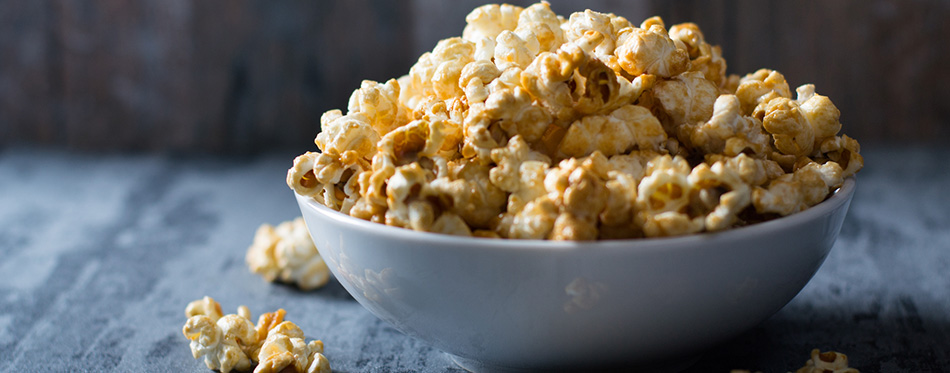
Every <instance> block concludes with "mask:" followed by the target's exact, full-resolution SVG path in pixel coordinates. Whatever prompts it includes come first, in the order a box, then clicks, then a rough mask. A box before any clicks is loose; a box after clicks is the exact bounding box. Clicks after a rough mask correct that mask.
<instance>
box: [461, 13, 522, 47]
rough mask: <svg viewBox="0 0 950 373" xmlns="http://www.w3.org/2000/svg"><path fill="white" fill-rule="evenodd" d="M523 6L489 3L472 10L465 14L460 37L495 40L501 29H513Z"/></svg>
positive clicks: (516, 24)
mask: <svg viewBox="0 0 950 373" xmlns="http://www.w3.org/2000/svg"><path fill="white" fill-rule="evenodd" d="M522 10H524V8H522V7H519V6H515V5H509V4H502V5H498V4H489V5H483V6H480V7H478V8H475V9H474V10H472V12H471V13H469V14H468V15H467V16H465V23H466V24H465V29H464V30H462V38H463V39H465V40H468V41H472V42H474V41H478V40H480V39H483V38H487V39H491V40H495V38H496V37H497V36H498V34H501V33H502V31H513V30H514V29H515V28H517V27H518V20H519V17H520V16H521V12H522Z"/></svg>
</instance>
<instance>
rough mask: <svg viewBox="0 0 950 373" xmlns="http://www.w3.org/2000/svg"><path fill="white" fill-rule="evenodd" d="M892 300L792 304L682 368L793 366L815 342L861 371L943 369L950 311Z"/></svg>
mask: <svg viewBox="0 0 950 373" xmlns="http://www.w3.org/2000/svg"><path fill="white" fill-rule="evenodd" d="M891 306H893V307H884V308H878V309H877V310H876V312H855V313H851V312H846V311H842V310H833V309H824V310H822V309H815V308H811V307H794V306H792V305H790V307H786V309H783V310H782V311H780V312H779V313H778V314H776V315H775V316H773V317H772V318H770V319H768V320H766V321H765V322H763V323H762V324H760V325H759V326H756V327H755V328H754V329H752V330H750V331H749V332H746V333H745V334H742V335H740V336H739V337H736V338H735V339H733V340H731V341H729V342H727V343H725V344H723V345H720V346H718V347H716V348H713V349H711V350H709V351H707V352H706V353H704V354H703V355H702V357H701V358H700V359H699V360H698V361H697V362H696V364H694V365H693V366H692V367H690V368H689V369H687V370H686V371H684V372H685V373H698V372H729V371H730V370H732V369H746V370H750V371H753V372H754V371H762V372H794V371H795V370H796V369H798V368H800V367H802V365H804V363H805V361H806V360H808V359H809V356H810V352H811V350H812V349H815V348H817V349H820V350H821V351H828V350H834V351H838V352H841V353H844V354H846V355H848V360H849V365H850V366H851V367H852V368H856V369H858V370H860V371H862V372H885V371H902V372H939V371H943V369H945V368H946V367H947V366H950V352H948V351H947V350H946V346H950V317H947V316H946V315H944V316H936V317H934V318H930V317H922V316H921V315H920V313H918V311H917V306H916V305H915V304H914V302H913V301H911V300H910V298H909V297H899V298H897V299H895V300H894V304H892V305H891ZM872 309H873V308H872ZM881 309H886V310H888V311H887V312H881Z"/></svg>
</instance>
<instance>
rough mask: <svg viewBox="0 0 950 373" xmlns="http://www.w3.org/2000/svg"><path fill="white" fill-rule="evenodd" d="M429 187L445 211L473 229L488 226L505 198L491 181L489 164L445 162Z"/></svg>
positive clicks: (464, 161)
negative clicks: (445, 167)
mask: <svg viewBox="0 0 950 373" xmlns="http://www.w3.org/2000/svg"><path fill="white" fill-rule="evenodd" d="M429 187H430V190H431V191H432V193H433V194H435V195H436V196H438V198H439V200H440V201H443V202H442V207H443V208H444V209H445V210H447V211H451V212H452V213H455V214H457V215H458V216H460V217H461V218H462V219H464V220H465V222H466V223H468V225H469V226H470V227H473V228H476V229H478V228H488V227H489V225H490V223H491V220H492V219H493V218H495V217H496V216H498V215H499V214H501V212H502V209H503V208H504V206H505V201H506V200H507V198H506V196H505V192H504V191H502V190H501V189H499V188H498V187H496V186H495V184H493V183H492V182H491V176H490V167H489V166H488V165H487V164H482V163H480V162H477V161H472V160H466V159H460V160H458V161H454V162H449V163H448V164H447V172H446V174H445V175H440V177H438V178H436V179H435V180H433V181H432V182H431V183H430V186H429Z"/></svg>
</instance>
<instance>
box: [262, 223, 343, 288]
mask: <svg viewBox="0 0 950 373" xmlns="http://www.w3.org/2000/svg"><path fill="white" fill-rule="evenodd" d="M245 260H246V261H247V265H248V267H250V269H251V272H254V273H256V274H258V275H260V276H261V277H263V278H264V279H265V280H267V281H269V282H273V281H275V280H278V279H279V280H280V281H282V282H286V283H291V284H296V285H297V286H298V287H300V289H302V290H312V289H317V288H320V287H322V286H323V285H326V283H327V282H328V281H329V279H330V269H329V267H327V264H326V262H324V261H323V258H322V257H320V253H319V252H318V251H317V247H316V246H314V244H313V240H312V239H311V238H310V233H309V232H308V231H307V226H306V224H305V223H304V221H303V218H299V217H298V218H296V219H294V220H292V221H286V222H283V223H280V224H278V225H277V228H276V229H275V228H274V227H273V226H271V225H270V224H262V225H261V226H260V227H259V228H257V233H256V234H255V235H254V242H253V243H252V244H251V246H250V247H249V248H248V249H247V255H246V257H245Z"/></svg>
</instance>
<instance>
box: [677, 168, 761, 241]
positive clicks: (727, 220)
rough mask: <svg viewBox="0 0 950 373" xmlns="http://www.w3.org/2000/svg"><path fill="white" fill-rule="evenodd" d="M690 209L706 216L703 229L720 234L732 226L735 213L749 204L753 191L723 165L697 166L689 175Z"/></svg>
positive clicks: (738, 176)
mask: <svg viewBox="0 0 950 373" xmlns="http://www.w3.org/2000/svg"><path fill="white" fill-rule="evenodd" d="M688 180H689V183H690V184H692V190H691V191H690V193H691V197H692V198H691V203H692V206H691V208H694V209H698V210H699V213H698V214H701V215H705V224H704V226H705V229H706V230H707V231H711V232H714V231H719V230H723V229H726V228H729V227H730V226H732V225H733V224H734V223H735V222H736V221H737V220H738V216H737V215H738V214H739V212H741V211H742V210H743V209H745V208H746V206H749V204H750V203H751V202H752V201H751V200H752V190H751V188H750V187H749V185H748V184H747V183H745V181H744V180H742V177H741V176H740V175H739V173H738V172H736V171H735V170H733V169H732V168H731V167H728V166H727V165H726V163H725V162H716V163H713V165H712V166H709V165H707V164H705V163H700V164H699V165H698V166H696V167H695V168H693V170H692V172H690V174H689V178H688Z"/></svg>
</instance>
